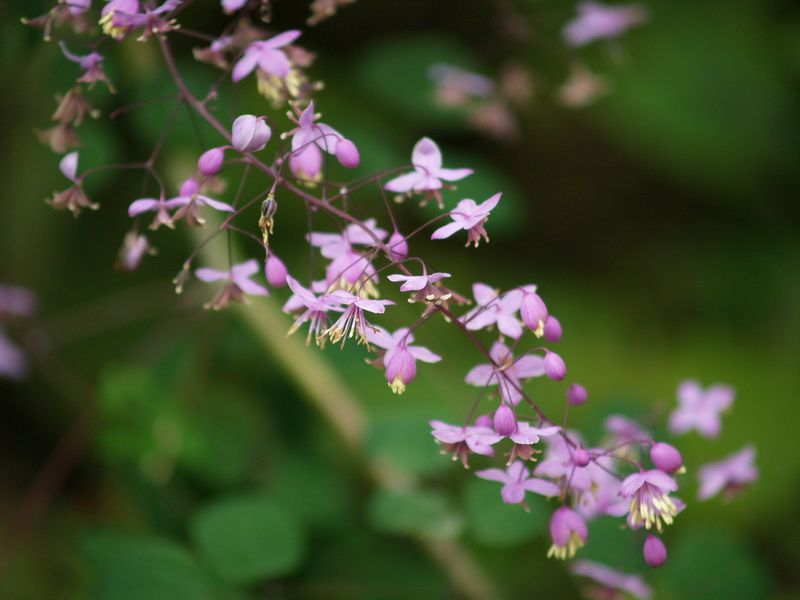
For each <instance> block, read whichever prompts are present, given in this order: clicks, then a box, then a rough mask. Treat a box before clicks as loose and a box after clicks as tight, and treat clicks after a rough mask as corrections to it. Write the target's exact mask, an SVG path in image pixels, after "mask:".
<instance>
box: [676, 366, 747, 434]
mask: <svg viewBox="0 0 800 600" xmlns="http://www.w3.org/2000/svg"><path fill="white" fill-rule="evenodd" d="M733 398H734V391H733V388H732V387H730V386H727V385H712V386H711V387H709V388H707V389H705V390H704V389H703V388H702V387H701V386H700V384H699V383H698V382H696V381H692V380H687V381H683V382H681V384H680V385H679V386H678V408H676V409H675V410H674V411H673V412H672V414H671V415H670V417H669V430H670V431H671V432H672V433H674V434H676V435H680V434H683V433H687V432H689V431H692V430H694V431H697V433H699V434H700V435H701V436H703V437H706V438H715V437H717V436H719V433H720V430H721V428H722V424H721V419H720V415H721V414H722V413H723V412H725V411H726V410H727V409H728V408H730V406H731V404H733Z"/></svg>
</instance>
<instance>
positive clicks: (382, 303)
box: [323, 290, 394, 345]
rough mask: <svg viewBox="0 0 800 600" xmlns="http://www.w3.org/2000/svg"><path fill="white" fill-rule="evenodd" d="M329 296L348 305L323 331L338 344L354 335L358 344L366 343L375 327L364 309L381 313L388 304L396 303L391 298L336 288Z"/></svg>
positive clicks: (339, 302) (341, 303) (329, 298)
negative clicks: (357, 293) (371, 296)
mask: <svg viewBox="0 0 800 600" xmlns="http://www.w3.org/2000/svg"><path fill="white" fill-rule="evenodd" d="M327 298H328V300H330V301H331V302H335V303H336V304H339V305H341V306H345V307H346V308H345V309H344V312H342V314H341V315H340V316H339V318H338V319H337V320H336V321H335V322H334V323H333V325H331V326H330V327H329V328H328V329H326V330H325V331H324V332H323V335H327V336H328V337H329V338H330V340H331V342H332V343H334V344H336V343H338V342H339V341H340V340H341V341H342V345H344V342H345V340H347V339H348V338H352V337H354V336H355V338H356V342H357V343H358V344H366V343H367V341H368V335H369V331H368V330H374V329H375V328H374V327H373V326H372V325H370V324H369V323H367V319H366V316H365V315H364V311H366V312H370V313H373V314H379V315H381V314H383V313H384V312H385V311H386V307H387V306H390V305H392V304H394V302H392V301H391V300H369V299H367V298H361V297H360V296H356V295H355V294H352V293H350V292H346V291H344V290H336V291H334V292H332V293H330V294H328V296H327Z"/></svg>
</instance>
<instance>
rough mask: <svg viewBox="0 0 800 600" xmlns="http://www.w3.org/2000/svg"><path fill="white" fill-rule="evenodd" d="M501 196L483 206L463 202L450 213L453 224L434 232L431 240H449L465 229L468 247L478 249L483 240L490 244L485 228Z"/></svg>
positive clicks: (469, 201) (498, 195)
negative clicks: (471, 245)
mask: <svg viewBox="0 0 800 600" xmlns="http://www.w3.org/2000/svg"><path fill="white" fill-rule="evenodd" d="M500 196H502V193H499V192H498V193H497V194H495V195H494V196H492V197H491V198H489V199H488V200H486V201H485V202H482V203H481V204H476V203H475V201H474V200H469V199H466V200H462V201H461V202H459V203H458V204H457V205H456V207H455V208H454V209H453V210H451V211H450V217H451V218H452V219H453V222H452V223H449V224H447V225H444V226H443V227H439V229H437V230H436V231H434V232H433V234H432V235H431V239H432V240H442V239H445V238H449V237H450V236H451V235H453V234H454V233H456V232H457V231H461V230H462V229H463V230H465V231H466V232H467V243H466V245H467V246H469V245H470V244H474V246H475V247H476V248H477V247H478V243H479V242H480V240H481V238H483V239H484V240H486V241H487V242H488V241H489V236H488V235H487V234H486V229H484V227H483V226H484V225H485V224H486V221H488V220H489V214H490V213H491V212H492V209H493V208H494V207H495V206H497V203H498V202H500Z"/></svg>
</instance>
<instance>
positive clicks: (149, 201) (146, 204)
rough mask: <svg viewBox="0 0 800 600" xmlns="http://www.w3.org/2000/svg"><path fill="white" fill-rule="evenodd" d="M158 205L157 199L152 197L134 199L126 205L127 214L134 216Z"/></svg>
mask: <svg viewBox="0 0 800 600" xmlns="http://www.w3.org/2000/svg"><path fill="white" fill-rule="evenodd" d="M158 205H159V201H158V200H154V199H153V198H142V199H140V200H134V201H133V202H132V203H131V205H130V206H129V207H128V216H130V217H135V216H136V215H138V214H141V213H143V212H147V211H149V210H153V209H155V208H156V207H157V206H158Z"/></svg>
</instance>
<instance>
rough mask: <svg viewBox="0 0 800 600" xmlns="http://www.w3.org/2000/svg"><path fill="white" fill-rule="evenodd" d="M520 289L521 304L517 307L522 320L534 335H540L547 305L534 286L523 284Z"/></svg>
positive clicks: (542, 332)
mask: <svg viewBox="0 0 800 600" xmlns="http://www.w3.org/2000/svg"><path fill="white" fill-rule="evenodd" d="M522 291H523V294H522V304H521V305H520V309H519V312H520V316H521V317H522V322H523V323H525V326H526V327H527V328H528V329H530V330H531V331H532V332H533V333H534V335H536V337H542V336H543V335H544V322H545V321H546V320H547V306H546V305H545V303H544V300H542V299H541V298H540V297H539V294H537V293H536V286H533V285H531V286H525V287H524V288H522Z"/></svg>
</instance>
